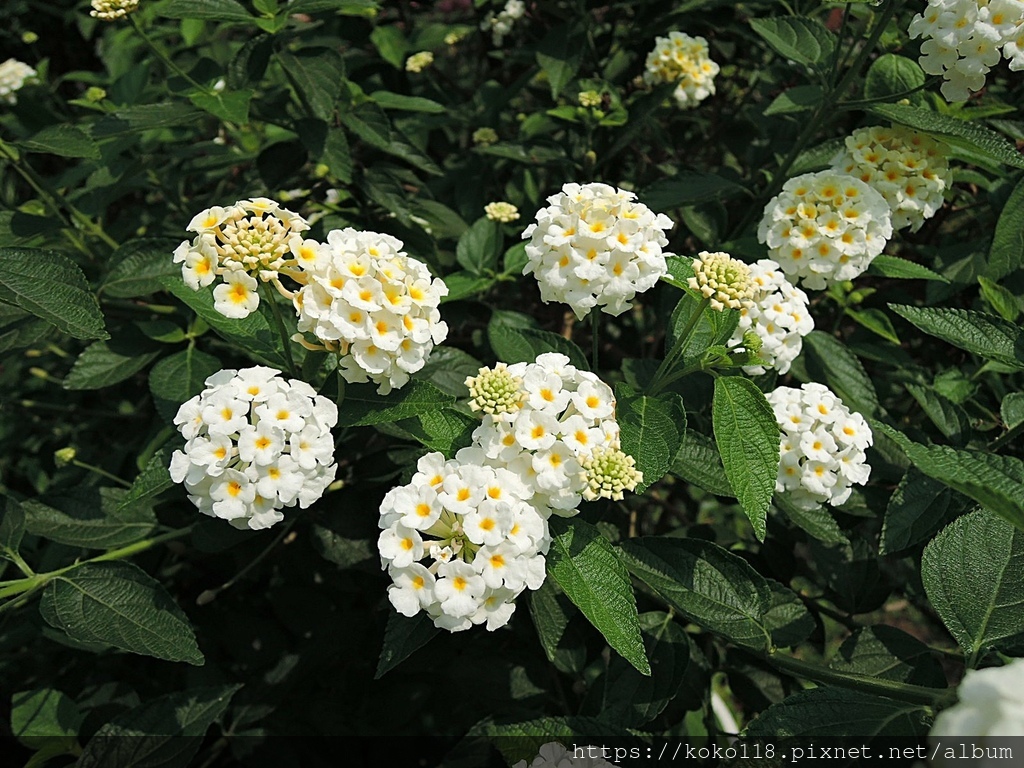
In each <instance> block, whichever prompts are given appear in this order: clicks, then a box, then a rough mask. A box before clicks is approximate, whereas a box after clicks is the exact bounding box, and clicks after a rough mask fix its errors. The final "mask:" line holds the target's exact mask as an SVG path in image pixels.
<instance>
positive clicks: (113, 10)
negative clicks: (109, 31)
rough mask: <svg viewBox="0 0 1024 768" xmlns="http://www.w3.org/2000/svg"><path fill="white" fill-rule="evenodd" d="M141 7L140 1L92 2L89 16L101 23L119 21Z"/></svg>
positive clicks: (113, 0) (97, 0)
mask: <svg viewBox="0 0 1024 768" xmlns="http://www.w3.org/2000/svg"><path fill="white" fill-rule="evenodd" d="M138 7H139V0H92V10H91V11H89V15H90V16H92V17H93V18H96V19H100V20H101V21H117V20H118V19H120V18H123V17H125V16H127V15H128V14H129V13H132V12H133V11H134V10H135V9H136V8H138Z"/></svg>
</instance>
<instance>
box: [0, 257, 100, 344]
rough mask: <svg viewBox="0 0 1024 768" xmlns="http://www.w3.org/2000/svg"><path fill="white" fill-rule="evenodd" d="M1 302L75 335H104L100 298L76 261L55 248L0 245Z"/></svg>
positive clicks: (93, 337)
mask: <svg viewBox="0 0 1024 768" xmlns="http://www.w3.org/2000/svg"><path fill="white" fill-rule="evenodd" d="M0 302H6V303H7V304H13V305H14V306H16V307H20V308H21V309H23V310H25V311H26V312H29V313H31V314H33V315H35V316H36V317H41V318H42V319H43V320H46V321H47V322H49V323H53V324H54V325H55V326H57V327H58V328H59V329H60V330H61V331H62V332H64V333H66V334H68V335H69V336H73V337H75V338H76V339H107V338H110V335H109V334H108V333H107V332H106V330H105V329H104V325H103V314H102V313H101V312H100V305H99V302H97V301H96V297H95V296H94V295H93V294H92V292H91V291H90V290H89V284H88V283H87V282H86V280H85V275H83V274H82V270H80V269H79V268H78V265H77V264H75V263H74V262H72V261H71V260H70V259H68V258H67V257H66V256H63V255H61V254H60V253H57V252H56V251H45V250H41V249H37V248H0Z"/></svg>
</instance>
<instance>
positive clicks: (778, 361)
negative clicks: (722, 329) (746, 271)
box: [731, 259, 814, 375]
mask: <svg viewBox="0 0 1024 768" xmlns="http://www.w3.org/2000/svg"><path fill="white" fill-rule="evenodd" d="M750 279H751V281H752V282H753V284H754V293H753V297H752V299H753V301H752V303H751V304H750V306H747V307H743V308H742V309H740V320H739V323H738V324H737V326H736V330H735V331H734V332H733V335H732V339H731V340H732V341H733V342H742V341H743V337H744V334H745V333H755V334H757V337H758V338H759V339H760V340H761V347H760V349H758V350H757V358H758V361H757V362H756V363H752V364H751V365H745V366H743V370H744V371H745V372H747V373H749V374H751V375H758V374H762V373H764V372H765V370H766V369H767V368H774V369H775V370H776V371H778V372H779V373H786V372H787V371H788V370H789V367H790V366H791V365H792V364H793V361H794V360H795V359H796V358H797V356H798V355H799V354H800V350H801V348H802V347H803V337H804V336H806V335H807V334H809V333H810V332H811V331H813V330H814V318H813V317H811V312H810V309H809V308H808V306H807V304H808V302H807V294H806V293H804V292H803V291H801V290H800V289H799V288H797V287H796V286H794V285H793V284H792V283H790V282H789V281H788V280H787V279H786V277H785V275H784V274H783V273H782V270H781V269H780V268H779V265H778V264H777V263H775V262H774V261H772V260H771V259H761V261H758V262H757V263H755V264H751V265H750Z"/></svg>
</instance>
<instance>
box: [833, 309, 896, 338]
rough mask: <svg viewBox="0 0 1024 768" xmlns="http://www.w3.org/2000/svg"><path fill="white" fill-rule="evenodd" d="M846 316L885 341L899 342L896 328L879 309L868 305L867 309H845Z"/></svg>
mask: <svg viewBox="0 0 1024 768" xmlns="http://www.w3.org/2000/svg"><path fill="white" fill-rule="evenodd" d="M846 316H847V317H849V318H850V319H851V320H853V321H854V322H856V323H857V324H858V325H862V326H864V327H865V328H867V329H868V330H869V331H871V332H872V333H874V334H877V335H878V336H881V337H882V338H883V339H885V340H886V341H891V342H892V343H893V344H899V343H900V337H899V336H897V335H896V329H895V328H893V326H892V320H890V319H889V316H888V315H887V314H885V312H883V311H882V310H880V309H875V308H874V307H869V308H867V309H847V310H846Z"/></svg>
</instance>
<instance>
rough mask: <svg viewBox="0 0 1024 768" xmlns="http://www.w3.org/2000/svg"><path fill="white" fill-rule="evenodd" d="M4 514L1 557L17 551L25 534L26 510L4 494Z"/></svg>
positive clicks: (0, 522)
mask: <svg viewBox="0 0 1024 768" xmlns="http://www.w3.org/2000/svg"><path fill="white" fill-rule="evenodd" d="M0 498H3V501H4V505H3V509H4V516H3V517H2V518H0V557H3V556H4V553H5V552H8V553H11V552H17V551H18V547H20V546H21V539H22V537H24V535H25V510H24V509H22V506H21V504H19V503H18V502H17V501H15V500H14V499H12V498H11V497H10V496H3V497H0Z"/></svg>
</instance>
